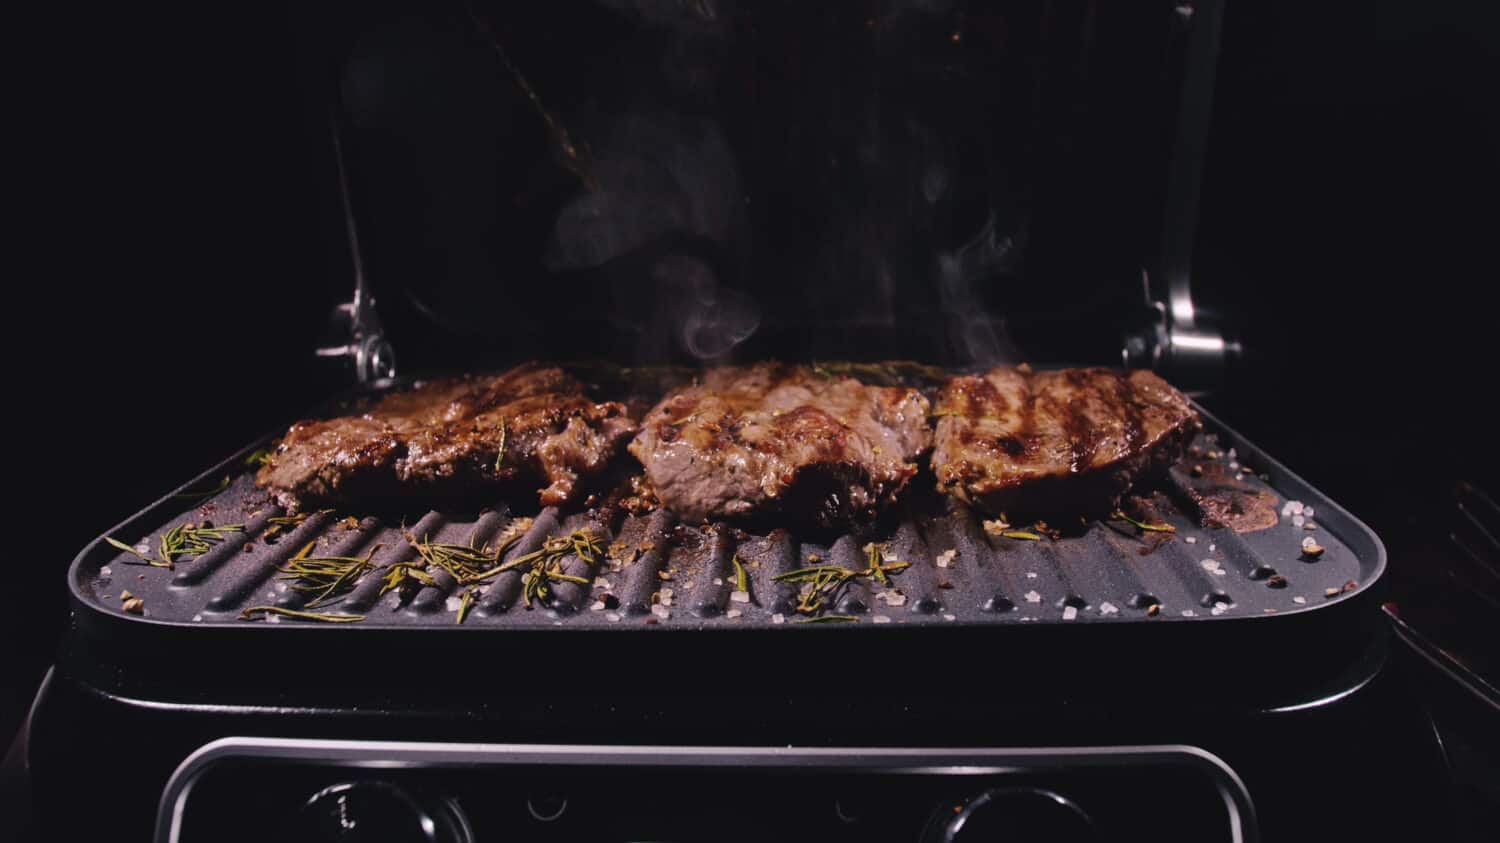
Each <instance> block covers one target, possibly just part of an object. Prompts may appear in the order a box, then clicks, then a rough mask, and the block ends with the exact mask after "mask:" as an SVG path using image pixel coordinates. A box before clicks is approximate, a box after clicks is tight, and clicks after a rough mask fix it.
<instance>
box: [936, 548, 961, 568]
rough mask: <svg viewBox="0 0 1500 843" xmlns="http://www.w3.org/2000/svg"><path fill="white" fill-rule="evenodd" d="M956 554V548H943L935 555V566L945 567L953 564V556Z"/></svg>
mask: <svg viewBox="0 0 1500 843" xmlns="http://www.w3.org/2000/svg"><path fill="white" fill-rule="evenodd" d="M957 555H958V551H957V550H945V551H943V552H942V553H939V554H938V555H937V566H938V567H939V568H946V567H948V566H949V565H952V564H953V557H955V556H957Z"/></svg>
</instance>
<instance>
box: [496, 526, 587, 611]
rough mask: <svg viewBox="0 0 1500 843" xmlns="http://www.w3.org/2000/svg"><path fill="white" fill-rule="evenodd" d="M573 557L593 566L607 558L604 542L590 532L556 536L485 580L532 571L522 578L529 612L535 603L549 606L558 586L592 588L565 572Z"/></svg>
mask: <svg viewBox="0 0 1500 843" xmlns="http://www.w3.org/2000/svg"><path fill="white" fill-rule="evenodd" d="M569 556H577V557H578V558H579V559H582V560H583V561H585V562H587V563H589V564H590V565H593V564H594V563H595V562H596V561H598V560H599V559H600V558H602V557H603V556H604V540H603V539H601V538H599V537H598V536H596V535H594V534H593V533H591V532H588V531H587V530H577V531H575V532H573V533H571V534H569V535H566V536H553V537H551V538H549V539H547V540H546V541H545V542H543V543H542V546H541V547H540V548H538V549H537V550H533V551H532V552H530V553H524V554H522V555H520V556H517V557H516V558H515V559H512V560H510V561H509V562H506V563H505V564H504V565H501V566H499V567H497V568H495V569H494V570H492V571H488V572H486V574H485V576H486V577H490V576H493V575H495V574H499V573H501V572H502V571H511V570H515V569H517V568H530V570H529V571H527V572H526V573H524V574H522V575H521V580H522V582H523V583H524V585H523V587H522V589H521V596H522V598H523V599H524V600H525V601H526V608H528V609H529V608H531V606H532V603H533V601H539V602H543V603H545V602H547V601H548V600H549V599H551V597H552V585H553V584H554V583H558V582H571V583H577V584H578V585H588V584H589V580H588V579H587V578H585V577H576V576H573V575H571V574H566V573H564V572H563V569H562V561H563V560H564V559H566V558H568V557H569Z"/></svg>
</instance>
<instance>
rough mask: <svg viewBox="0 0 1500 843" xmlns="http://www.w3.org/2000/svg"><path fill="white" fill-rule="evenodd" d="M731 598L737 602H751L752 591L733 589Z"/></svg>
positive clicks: (730, 594)
mask: <svg viewBox="0 0 1500 843" xmlns="http://www.w3.org/2000/svg"><path fill="white" fill-rule="evenodd" d="M729 599H730V600H733V601H734V602H736V603H749V602H750V592H748V591H731V592H730V593H729Z"/></svg>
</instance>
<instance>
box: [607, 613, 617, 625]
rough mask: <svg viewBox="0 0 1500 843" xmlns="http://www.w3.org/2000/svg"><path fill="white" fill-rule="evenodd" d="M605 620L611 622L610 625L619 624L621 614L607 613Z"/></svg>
mask: <svg viewBox="0 0 1500 843" xmlns="http://www.w3.org/2000/svg"><path fill="white" fill-rule="evenodd" d="M604 619H605V620H607V621H609V622H610V623H619V622H620V613H619V612H605V613H604Z"/></svg>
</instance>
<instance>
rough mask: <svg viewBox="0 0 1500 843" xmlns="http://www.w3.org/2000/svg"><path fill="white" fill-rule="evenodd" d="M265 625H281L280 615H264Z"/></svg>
mask: <svg viewBox="0 0 1500 843" xmlns="http://www.w3.org/2000/svg"><path fill="white" fill-rule="evenodd" d="M266 623H281V615H273V614H270V613H267V614H266Z"/></svg>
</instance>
